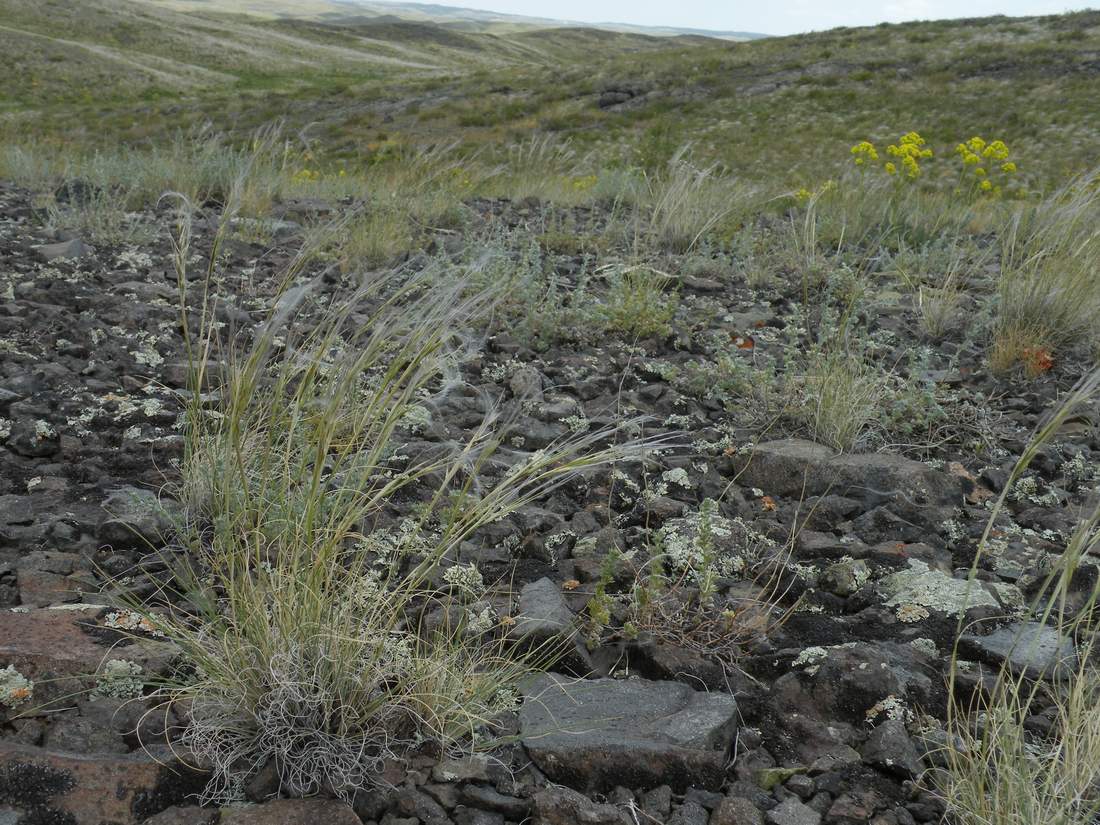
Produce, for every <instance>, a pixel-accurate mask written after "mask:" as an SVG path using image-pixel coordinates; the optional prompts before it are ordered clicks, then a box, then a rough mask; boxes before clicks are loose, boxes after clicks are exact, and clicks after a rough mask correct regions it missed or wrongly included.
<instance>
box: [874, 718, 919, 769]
mask: <svg viewBox="0 0 1100 825" xmlns="http://www.w3.org/2000/svg"><path fill="white" fill-rule="evenodd" d="M863 761H864V762H865V763H867V764H868V765H870V766H871V767H873V768H878V769H880V770H882V771H885V772H886V773H892V774H894V775H895V776H900V777H901V778H902V779H913V778H915V777H918V776H920V775H921V773H922V772H923V766H922V765H921V761H920V755H919V754H918V753H917V747H916V745H914V744H913V740H912V739H910V738H909V733H908V732H907V731H906V730H905V724H904V723H903V722H902V721H901V720H900V719H887V720H886V721H885V722H883V723H882V724H881V725H879V726H878V727H876V728H875V729H874V730H872V731H871V735H870V736H868V737H867V742H866V743H865V744H864V746H863Z"/></svg>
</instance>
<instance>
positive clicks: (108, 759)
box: [0, 742, 206, 825]
mask: <svg viewBox="0 0 1100 825" xmlns="http://www.w3.org/2000/svg"><path fill="white" fill-rule="evenodd" d="M205 782H206V775H205V774H202V773H199V772H197V771H195V770H193V769H191V768H189V767H187V766H185V765H183V764H181V763H180V762H179V760H178V759H177V758H176V757H175V756H174V755H173V754H172V753H171V752H170V751H168V750H167V749H166V748H165V749H164V750H163V751H158V752H157V753H155V754H148V753H145V752H144V751H136V752H134V753H132V754H126V755H116V754H96V755H77V754H71V753H60V752H55V751H49V750H46V749H44V748H37V747H33V746H30V745H16V744H13V743H10V742H0V810H2V809H3V808H4V807H5V806H7V807H9V808H11V809H14V810H15V811H18V812H21V813H23V814H25V815H26V816H25V818H24V819H22V820H19V821H21V822H22V821H26V822H31V821H34V822H43V823H44V822H51V823H52V822H56V823H73V825H100V824H101V823H112V825H134V823H138V822H141V821H143V820H145V819H146V818H148V817H149V816H151V815H152V814H156V813H159V812H160V811H162V810H164V809H165V808H167V807H169V806H172V805H178V804H181V803H183V802H184V801H186V800H187V799H188V798H189V797H191V796H192V795H193V794H195V793H198V792H199V791H200V790H202V787H203V785H204V784H205Z"/></svg>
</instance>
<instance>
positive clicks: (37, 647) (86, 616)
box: [0, 605, 178, 713]
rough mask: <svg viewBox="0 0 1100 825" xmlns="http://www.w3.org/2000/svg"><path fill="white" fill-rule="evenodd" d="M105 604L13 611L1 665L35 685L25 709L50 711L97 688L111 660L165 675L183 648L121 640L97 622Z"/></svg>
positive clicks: (3, 631) (2, 634)
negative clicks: (97, 679)
mask: <svg viewBox="0 0 1100 825" xmlns="http://www.w3.org/2000/svg"><path fill="white" fill-rule="evenodd" d="M106 612H107V608H105V607H104V606H102V605H67V606H65V607H64V608H44V609H37V610H13V611H11V612H9V613H6V614H5V615H4V616H3V617H2V620H0V669H2V668H6V667H8V666H10V667H12V668H14V669H15V670H16V671H17V672H18V673H20V674H21V675H22V676H23V677H24V678H26V679H28V680H30V681H31V682H33V683H34V688H33V694H32V695H31V696H30V697H29V698H28V700H27V701H26V704H25V706H22V707H20V710H21V711H23V712H24V713H26V712H27V711H28V709H38V710H40V711H41V712H46V711H48V710H49V705H50V704H51V703H53V702H55V701H57V700H59V699H63V698H65V699H68V701H71V698H72V695H73V694H75V693H79V692H81V691H83V690H86V689H87V688H89V687H91V686H92V682H93V680H94V677H95V674H96V673H97V672H98V671H99V670H100V669H101V667H102V666H103V665H104V664H105V663H106V662H107V661H109V660H111V659H123V660H126V661H130V662H135V663H137V664H139V665H141V667H142V670H143V672H144V673H145V674H149V675H155V674H157V673H163V672H164V671H165V670H166V669H167V667H168V665H169V664H170V663H171V660H172V659H173V658H174V657H175V656H176V655H177V652H178V650H177V648H176V647H175V646H174V645H172V644H170V643H168V642H161V641H156V640H154V639H137V640H131V639H130V638H128V637H122V638H120V637H119V635H118V634H117V633H116V632H114V631H107V630H105V629H104V628H101V627H100V626H99V625H98V624H97V619H98V618H100V617H101V616H102V615H104V614H105V613H106Z"/></svg>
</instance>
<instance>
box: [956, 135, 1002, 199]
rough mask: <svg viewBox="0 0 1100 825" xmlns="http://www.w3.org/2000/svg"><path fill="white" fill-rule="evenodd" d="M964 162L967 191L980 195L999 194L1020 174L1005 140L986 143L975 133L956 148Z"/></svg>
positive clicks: (963, 175) (961, 160)
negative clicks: (1009, 181) (1017, 172)
mask: <svg viewBox="0 0 1100 825" xmlns="http://www.w3.org/2000/svg"><path fill="white" fill-rule="evenodd" d="M955 154H956V155H957V156H958V158H959V163H960V164H961V169H960V179H961V181H962V186H961V187H960V188H961V189H963V190H968V191H970V192H971V193H976V194H980V195H989V196H992V197H997V196H999V195H1000V194H1001V192H1002V191H1003V187H1004V185H1005V184H1006V183H1007V182H1008V180H1009V179H1010V178H1011V177H1012V175H1014V174H1016V161H1014V160H1012V159H1011V152H1010V150H1009V148H1008V146H1007V145H1006V144H1005V142H1004V141H1003V140H994V141H990V142H988V143H987V142H986V141H985V140H984V139H982V138H981V137H980V136H978V135H975V136H974V137H972V138H970V140H968V141H966V142H965V143H960V144H959V145H958V146H956V147H955Z"/></svg>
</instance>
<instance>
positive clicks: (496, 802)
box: [459, 785, 531, 821]
mask: <svg viewBox="0 0 1100 825" xmlns="http://www.w3.org/2000/svg"><path fill="white" fill-rule="evenodd" d="M459 797H460V798H461V799H462V801H463V802H464V803H466V804H467V805H469V806H470V807H473V808H479V809H481V810H484V811H496V812H497V813H501V814H504V816H506V817H508V819H514V820H517V821H518V820H523V819H527V817H528V816H530V814H531V800H530V799H520V798H519V797H516V796H508V795H506V794H502V793H500V792H499V791H496V790H494V789H493V788H489V787H486V786H484V785H463V786H462V789H461V790H460V791H459Z"/></svg>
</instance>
